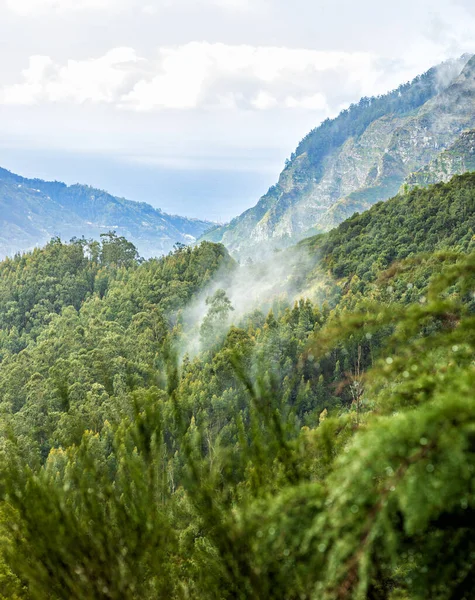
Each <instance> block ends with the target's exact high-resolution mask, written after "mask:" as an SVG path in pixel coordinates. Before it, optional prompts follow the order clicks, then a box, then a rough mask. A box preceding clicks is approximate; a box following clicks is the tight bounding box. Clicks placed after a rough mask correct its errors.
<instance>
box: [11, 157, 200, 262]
mask: <svg viewBox="0 0 475 600" xmlns="http://www.w3.org/2000/svg"><path fill="white" fill-rule="evenodd" d="M211 225H212V223H210V222H208V221H200V220H197V219H187V218H185V217H178V216H172V215H167V214H165V213H164V212H162V211H161V210H159V209H156V208H153V207H152V206H150V205H149V204H145V203H144V202H133V201H131V200H125V199H124V198H116V197H115V196H111V195H110V194H108V193H107V192H104V191H102V190H97V189H94V188H91V187H89V186H86V185H79V184H76V185H71V186H67V185H66V184H64V183H61V182H58V181H54V182H51V181H43V180H41V179H26V178H24V177H20V176H19V175H15V174H14V173H11V172H10V171H7V170H5V169H1V168H0V257H1V258H4V257H6V256H13V255H14V254H15V253H16V252H23V251H26V250H31V249H32V248H34V247H36V246H43V245H44V244H46V243H47V242H49V240H50V239H51V238H53V237H61V238H63V239H66V240H69V239H70V238H73V237H77V238H82V237H85V238H94V239H96V240H98V239H99V237H100V235H101V233H107V232H108V231H110V230H114V231H116V232H117V233H118V234H119V235H120V236H125V237H127V239H129V240H130V241H131V242H133V243H134V244H135V245H136V246H137V248H138V250H139V252H140V254H141V255H142V256H145V257H150V256H159V255H161V254H166V253H167V252H169V251H170V250H171V249H172V248H173V245H174V244H175V243H176V242H180V243H183V244H189V243H191V242H193V241H195V240H196V238H198V237H199V236H200V235H201V234H202V233H203V232H204V231H206V230H207V229H208V228H209V227H210V226H211Z"/></svg>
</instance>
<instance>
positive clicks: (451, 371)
mask: <svg viewBox="0 0 475 600" xmlns="http://www.w3.org/2000/svg"><path fill="white" fill-rule="evenodd" d="M474 212H475V176H474V175H465V176H462V177H458V178H455V179H454V180H453V181H452V182H450V183H449V184H447V185H437V186H434V187H431V188H429V189H428V190H417V189H416V190H413V191H412V192H410V193H409V194H406V195H403V196H399V197H396V198H394V199H392V200H390V201H388V202H387V203H384V204H382V203H380V204H378V205H376V206H375V207H373V208H372V209H371V210H370V211H368V212H367V213H364V214H362V215H355V216H354V217H352V218H351V219H349V220H348V221H346V222H345V223H343V224H342V225H340V226H339V227H338V228H337V229H335V230H333V231H332V232H330V233H329V234H325V235H323V236H317V237H315V238H311V239H309V240H306V241H304V242H302V243H301V244H300V245H298V246H297V247H294V248H292V249H289V250H288V251H286V252H285V253H282V254H281V256H279V257H277V260H280V261H284V260H287V259H288V257H289V256H293V258H294V259H295V255H296V256H297V257H298V258H300V257H301V260H300V262H299V260H297V261H295V260H294V263H293V264H296V265H297V268H296V269H294V271H293V272H292V274H291V279H292V281H291V283H292V286H289V287H288V289H292V290H294V291H295V290H297V294H296V295H295V294H294V295H293V296H292V297H290V296H288V297H285V296H282V295H279V296H276V297H275V298H274V299H273V300H272V301H271V302H270V303H269V302H267V303H262V304H261V306H260V307H257V308H256V309H255V310H253V311H250V312H247V313H245V314H243V313H242V312H240V311H238V310H236V307H235V306H233V298H232V297H231V296H230V295H228V292H229V289H230V282H231V281H233V278H234V277H235V275H236V273H238V272H239V271H240V270H241V269H247V270H248V271H245V272H249V277H254V278H257V277H258V273H259V269H262V266H259V265H245V266H241V267H240V266H239V265H238V264H236V262H235V261H234V260H233V259H232V258H231V257H230V256H229V254H228V253H227V251H226V250H225V248H224V247H223V246H221V245H219V244H213V243H210V242H203V243H202V244H201V245H199V246H196V247H193V248H191V247H184V246H182V245H177V246H176V248H175V250H174V251H173V252H171V253H170V254H169V255H168V256H165V257H163V258H161V259H153V260H147V261H142V260H140V259H139V257H138V255H137V252H136V250H135V248H134V247H133V245H132V244H130V242H128V241H127V240H125V239H123V238H120V237H117V236H116V235H115V234H113V233H110V234H109V235H107V236H104V237H103V239H102V241H101V242H90V241H88V240H83V239H82V240H77V239H76V240H72V241H71V242H70V243H63V242H62V241H61V240H59V239H54V240H52V241H51V242H50V243H49V244H48V245H47V246H46V247H45V248H43V249H37V250H35V251H33V252H32V253H29V254H25V255H21V256H20V255H17V256H15V257H14V258H11V259H7V260H6V261H4V262H2V263H1V264H0V361H1V362H0V453H1V458H0V598H4V599H17V600H20V599H21V600H29V599H49V600H59V599H62V598H71V599H78V600H79V599H84V598H94V599H95V598H99V599H100V598H104V599H128V598H130V599H135V598H137V599H138V598H140V599H148V598H150V599H152V598H154V599H155V598H167V599H168V598H175V599H185V598H209V599H216V600H218V599H219V600H221V599H227V598H243V599H244V598H246V599H247V598H256V599H262V598H276V599H282V600H284V599H285V600H287V599H293V598H295V599H297V598H299V599H304V598H308V599H318V600H320V599H328V600H340V599H363V598H365V599H366V598H368V599H378V600H379V599H383V600H384V599H387V600H417V599H421V600H422V599H424V600H425V599H427V600H428V599H431V600H433V599H435V600H439V599H440V600H461V599H462V598H465V599H466V600H469V599H471V598H475V591H474V590H475V566H474V565H475V537H474V536H473V527H472V526H471V523H472V521H473V517H474V514H475V488H474V483H473V482H474V481H475V478H474V470H475V399H474V395H473V389H474V383H475V381H474V380H475V371H474V362H473V359H474V354H473V351H474V345H475V335H474V332H475V328H474V324H475V321H474V307H475V304H474V302H475V300H474V289H475V288H474V283H475V281H474V273H475V253H474V250H475V249H474V248H473V238H474V234H475V232H474V230H473V219H474ZM304 257H305V258H304ZM298 265H300V268H299V266H298ZM287 283H288V282H287ZM289 285H290V284H289ZM197 298H202V299H204V300H203V304H204V307H205V309H204V311H203V312H202V313H200V314H199V316H197V317H196V318H195V319H194V320H190V319H191V317H190V313H189V307H190V305H193V303H194V302H196V300H197ZM193 314H194V313H193ZM197 314H198V313H197ZM191 340H198V342H197V344H198V345H196V344H191Z"/></svg>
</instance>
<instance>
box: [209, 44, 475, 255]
mask: <svg viewBox="0 0 475 600" xmlns="http://www.w3.org/2000/svg"><path fill="white" fill-rule="evenodd" d="M474 127H475V57H468V56H465V57H462V58H461V59H460V60H458V61H452V62H450V63H444V64H443V65H440V66H439V67H435V68H434V69H431V70H430V71H428V72H427V73H425V74H424V75H422V76H420V77H418V78H416V79H415V80H414V81H413V82H411V83H410V84H405V85H403V86H401V87H400V88H398V90H395V91H394V92H391V93H390V94H387V95H386V96H382V97H379V98H374V99H368V98H364V99H362V100H361V101H360V103H359V104H358V105H355V106H353V107H350V109H349V110H348V111H344V112H343V113H342V114H341V115H340V116H339V117H337V119H334V120H332V121H326V122H324V123H323V124H322V125H321V126H320V127H319V128H317V129H315V130H314V131H312V132H311V133H310V134H309V135H308V136H307V137H306V138H305V139H304V140H302V142H301V143H300V144H299V147H298V148H297V150H296V152H295V153H294V154H293V155H292V159H291V160H290V162H289V163H288V164H287V166H286V168H285V169H284V171H283V172H282V173H281V175H280V177H279V181H278V183H277V184H276V185H275V186H273V187H272V188H271V189H270V190H269V191H268V193H267V194H266V195H265V196H263V197H262V198H261V200H260V201H259V202H258V204H257V205H256V206H255V207H254V208H252V209H250V210H248V211H246V212H245V213H244V214H242V215H241V216H240V217H237V218H236V219H234V220H233V221H232V222H231V223H230V224H229V225H227V226H224V227H220V228H216V229H215V230H213V231H212V232H211V233H210V234H209V235H207V236H206V238H207V239H212V240H213V241H221V242H223V243H224V244H225V245H226V246H227V247H228V248H229V249H230V250H231V251H232V252H234V253H235V254H236V255H238V256H243V257H245V256H253V255H255V254H256V253H258V252H261V251H263V250H268V249H273V248H280V247H285V246H286V245H288V244H289V243H292V242H295V241H296V240H298V239H301V238H303V237H306V236H307V235H309V234H311V233H314V232H319V231H325V230H328V229H330V228H332V227H334V226H335V225H336V224H338V223H339V222H341V221H342V220H344V219H345V218H347V217H348V216H351V215H352V214H353V213H354V212H360V211H362V210H365V209H367V208H368V207H369V206H371V205H372V204H375V203H376V202H378V201H380V200H386V199H388V198H389V197H391V196H393V195H395V194H396V193H397V192H398V190H399V188H400V187H401V185H402V184H403V182H404V181H405V180H406V178H407V177H408V176H409V175H410V174H411V173H413V172H414V171H418V170H419V169H421V168H422V167H424V166H426V165H428V164H429V163H430V162H431V161H432V160H434V159H435V157H436V156H438V155H439V154H440V153H441V151H442V150H444V149H447V148H449V147H450V146H451V145H452V144H453V143H454V142H455V141H456V140H457V139H458V138H459V136H460V135H461V133H462V132H463V131H464V130H467V129H469V128H474Z"/></svg>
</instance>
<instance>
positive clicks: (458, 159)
mask: <svg viewBox="0 0 475 600" xmlns="http://www.w3.org/2000/svg"><path fill="white" fill-rule="evenodd" d="M467 171H475V130H469V131H465V132H464V133H462V135H461V136H460V137H459V138H458V139H457V140H456V141H455V143H454V144H452V145H451V146H450V147H449V148H447V149H446V150H443V151H442V152H441V153H440V154H439V155H437V156H436V157H435V158H434V159H433V160H431V161H430V163H429V164H427V165H425V166H424V167H422V168H421V169H418V170H417V171H415V172H414V173H411V174H410V175H409V176H408V177H406V179H405V182H404V186H403V189H408V188H409V189H411V188H414V187H416V186H419V187H424V186H427V185H430V184H432V183H438V182H440V181H442V182H447V181H449V179H451V178H452V177H453V176H454V175H461V174H462V173H466V172H467Z"/></svg>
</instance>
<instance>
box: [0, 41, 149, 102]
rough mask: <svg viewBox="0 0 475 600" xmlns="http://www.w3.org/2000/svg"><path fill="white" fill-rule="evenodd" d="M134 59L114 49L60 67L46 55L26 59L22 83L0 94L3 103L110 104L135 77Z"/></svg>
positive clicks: (131, 52)
mask: <svg viewBox="0 0 475 600" xmlns="http://www.w3.org/2000/svg"><path fill="white" fill-rule="evenodd" d="M138 62H139V60H138V58H137V55H136V53H135V51H134V50H133V49H132V48H125V47H124V48H114V49H113V50H110V51H109V52H107V53H106V54H105V55H104V56H101V57H100V58H97V59H90V60H82V61H80V60H69V61H68V62H67V63H66V64H65V65H63V66H61V65H58V64H56V63H54V62H53V61H52V59H51V58H50V57H48V56H32V57H30V61H29V66H28V68H27V69H25V70H24V71H23V72H22V75H23V82H22V83H18V84H14V85H10V86H6V87H5V88H4V89H3V90H2V92H0V100H1V101H2V102H3V103H4V104H25V105H28V104H39V103H41V102H71V103H74V104H82V103H84V102H87V101H90V102H96V103H97V102H100V103H112V102H114V101H116V100H117V98H118V97H119V96H120V93H121V90H122V88H123V86H124V84H126V82H127V81H128V80H129V79H133V78H134V77H135V76H136V72H137V69H138Z"/></svg>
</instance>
